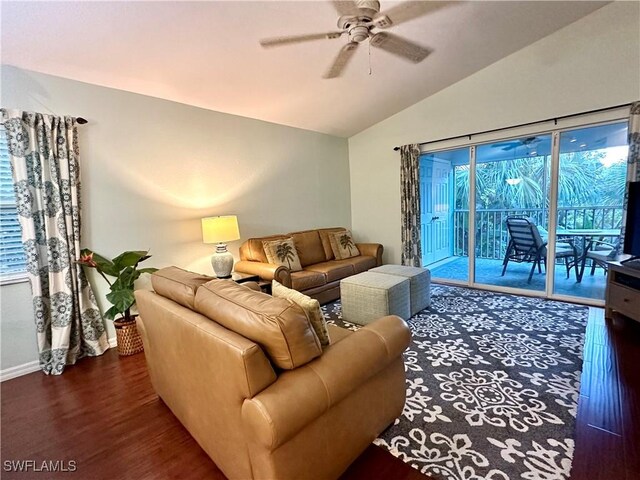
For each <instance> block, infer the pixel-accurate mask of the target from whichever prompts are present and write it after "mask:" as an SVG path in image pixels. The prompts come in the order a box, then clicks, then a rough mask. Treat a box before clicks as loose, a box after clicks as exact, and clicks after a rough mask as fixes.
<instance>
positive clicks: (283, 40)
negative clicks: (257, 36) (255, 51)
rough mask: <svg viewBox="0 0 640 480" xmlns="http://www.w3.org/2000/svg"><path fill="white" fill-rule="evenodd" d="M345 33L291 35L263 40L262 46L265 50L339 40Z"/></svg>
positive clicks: (261, 41)
mask: <svg viewBox="0 0 640 480" xmlns="http://www.w3.org/2000/svg"><path fill="white" fill-rule="evenodd" d="M343 33H344V32H328V33H312V34H309V35H291V36H288V37H273V38H263V39H262V40H260V45H262V46H263V47H264V48H270V47H279V46H280V45H290V44H292V43H301V42H308V41H310V40H322V39H325V38H339V37H340V35H342V34H343Z"/></svg>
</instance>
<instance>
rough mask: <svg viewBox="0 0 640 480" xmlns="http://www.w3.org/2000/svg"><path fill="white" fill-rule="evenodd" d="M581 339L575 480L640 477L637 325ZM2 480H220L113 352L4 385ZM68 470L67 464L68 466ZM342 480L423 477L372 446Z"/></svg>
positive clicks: (621, 323)
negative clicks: (27, 464) (9, 466)
mask: <svg viewBox="0 0 640 480" xmlns="http://www.w3.org/2000/svg"><path fill="white" fill-rule="evenodd" d="M590 312H591V315H590V319H589V325H588V327H587V335H586V341H585V357H584V368H583V375H582V385H581V397H580V403H579V408H578V422H577V431H576V451H575V456H574V462H573V470H572V475H571V478H572V479H573V480H586V479H589V480H598V479H607V480H610V479H615V480H636V479H638V478H640V454H639V453H638V452H640V324H637V323H634V322H633V321H632V320H627V319H623V318H616V319H614V320H613V321H605V320H604V316H603V311H602V310H601V309H595V308H593V309H591V310H590ZM0 390H1V391H0V393H1V396H2V413H1V416H2V422H1V427H2V431H1V440H2V445H1V457H2V464H1V466H0V468H1V469H2V471H0V476H1V477H2V478H3V479H12V478H19V479H30V478H43V479H44V478H46V479H58V478H60V479H64V478H81V479H83V480H84V479H86V480H91V479H136V480H137V479H191V478H193V479H198V480H205V479H211V480H217V479H223V478H224V476H223V474H222V473H221V472H220V470H218V468H217V467H216V466H215V465H214V464H213V462H211V460H210V459H209V457H208V456H207V455H206V454H205V453H204V452H203V451H202V450H201V449H200V447H199V446H198V445H197V444H196V442H195V441H194V440H193V439H192V438H191V436H190V435H189V433H188V432H187V431H186V430H185V429H184V428H183V427H182V426H181V425H180V423H179V422H178V420H176V418H175V417H174V416H173V415H172V414H171V412H170V411H169V409H168V408H167V407H166V406H165V405H164V403H162V401H160V400H159V399H158V397H156V395H155V394H154V392H153V390H152V388H151V384H150V382H149V378H148V376H147V372H146V366H145V362H144V355H143V354H139V355H134V356H131V357H122V358H118V356H117V354H116V353H115V350H111V351H109V352H107V353H106V354H105V355H103V356H102V357H98V358H91V359H84V360H82V361H80V362H79V363H78V365H76V366H75V367H70V368H69V369H68V370H67V371H66V372H65V374H64V375H62V376H60V377H47V376H45V375H42V374H41V373H39V372H38V373H33V374H30V375H26V376H23V377H20V378H16V379H13V380H9V381H6V382H3V383H2V384H1V386H0ZM27 459H29V460H35V461H37V462H42V461H43V460H53V461H55V460H60V461H65V462H69V461H72V460H73V461H75V462H76V464H77V470H76V472H74V473H57V474H43V473H40V474H35V473H33V471H31V472H28V473H16V472H9V471H6V470H5V468H4V467H5V466H6V463H5V462H6V461H10V460H27ZM67 465H68V464H67ZM342 478H343V479H394V480H395V479H397V480H417V479H421V478H425V477H423V476H422V475H421V474H420V473H419V472H418V471H416V470H414V469H412V468H411V467H409V466H408V465H406V464H404V463H403V462H402V461H400V460H398V459H396V458H395V457H393V456H392V455H391V454H389V453H388V452H386V451H385V450H383V449H381V448H379V447H376V446H373V445H371V446H369V448H367V450H366V451H365V452H364V453H363V454H362V455H361V456H360V457H359V458H358V459H357V460H356V461H355V462H354V463H353V464H352V465H351V467H350V468H349V469H348V470H347V472H345V474H344V475H343V477H342Z"/></svg>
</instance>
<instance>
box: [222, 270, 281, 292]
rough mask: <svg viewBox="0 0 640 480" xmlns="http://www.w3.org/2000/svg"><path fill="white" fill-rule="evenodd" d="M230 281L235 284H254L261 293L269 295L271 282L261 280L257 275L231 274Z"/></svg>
mask: <svg viewBox="0 0 640 480" xmlns="http://www.w3.org/2000/svg"><path fill="white" fill-rule="evenodd" d="M231 280H233V281H234V282H236V283H245V282H256V283H257V284H258V286H259V287H260V290H262V292H263V293H266V294H268V295H271V282H267V281H265V280H261V279H260V276H259V275H253V274H251V273H240V272H231Z"/></svg>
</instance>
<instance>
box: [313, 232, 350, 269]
mask: <svg viewBox="0 0 640 480" xmlns="http://www.w3.org/2000/svg"><path fill="white" fill-rule="evenodd" d="M345 230H346V228H342V227H333V228H321V229H319V230H318V235H320V240H321V241H322V248H323V249H324V258H325V260H327V261H328V260H333V259H334V258H335V257H334V256H333V250H332V249H331V240H329V234H330V233H335V232H344V231H345Z"/></svg>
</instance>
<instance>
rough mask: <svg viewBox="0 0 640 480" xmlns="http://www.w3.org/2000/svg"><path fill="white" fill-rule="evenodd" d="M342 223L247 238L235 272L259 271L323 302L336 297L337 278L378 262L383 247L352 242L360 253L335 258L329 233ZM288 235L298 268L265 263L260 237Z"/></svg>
mask: <svg viewBox="0 0 640 480" xmlns="http://www.w3.org/2000/svg"><path fill="white" fill-rule="evenodd" d="M344 230H345V229H344V228H342V227H335V228H320V229H317V230H304V231H301V232H293V233H288V234H283V235H271V236H269V237H261V238H250V239H249V240H247V241H246V242H244V243H243V244H242V245H241V246H240V261H239V262H237V263H236V264H235V267H234V270H235V271H236V272H243V273H251V274H253V275H259V276H260V278H261V279H263V280H274V279H275V280H277V281H278V282H280V283H281V284H283V285H284V286H286V287H289V288H293V289H294V290H298V291H300V292H302V293H304V294H305V295H309V296H310V297H312V298H316V299H318V301H319V302H320V303H327V302H330V301H332V300H336V299H337V298H340V280H342V279H343V278H346V277H349V276H351V275H355V274H356V273H360V272H364V271H366V270H369V269H370V268H373V267H379V266H380V265H382V252H383V247H382V245H380V244H379V243H356V246H357V247H358V250H359V251H360V255H359V256H357V257H352V258H348V259H345V260H336V259H335V257H334V255H333V251H332V250H331V243H330V241H329V233H334V232H339V231H344ZM286 237H291V238H293V243H294V244H295V246H296V250H297V251H298V255H299V256H300V263H301V264H302V271H299V272H291V271H290V270H289V269H288V268H286V267H282V266H278V265H273V264H271V263H268V261H267V256H266V254H265V253H264V248H263V247H262V242H263V241H269V240H277V239H280V238H286Z"/></svg>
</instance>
